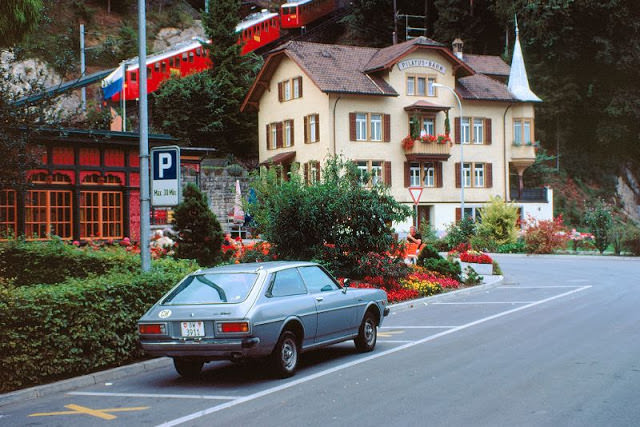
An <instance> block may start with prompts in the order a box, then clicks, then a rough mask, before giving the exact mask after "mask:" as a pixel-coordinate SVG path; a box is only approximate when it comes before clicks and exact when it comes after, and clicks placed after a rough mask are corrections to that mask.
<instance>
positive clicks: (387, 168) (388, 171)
mask: <svg viewBox="0 0 640 427" xmlns="http://www.w3.org/2000/svg"><path fill="white" fill-rule="evenodd" d="M384 183H385V185H387V186H388V187H391V162H384Z"/></svg>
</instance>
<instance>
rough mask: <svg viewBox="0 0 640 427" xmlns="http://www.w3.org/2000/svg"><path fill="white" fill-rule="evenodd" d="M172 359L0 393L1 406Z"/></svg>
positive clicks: (158, 365) (155, 366) (147, 368)
mask: <svg viewBox="0 0 640 427" xmlns="http://www.w3.org/2000/svg"><path fill="white" fill-rule="evenodd" d="M171 365H172V361H171V359H170V358H168V357H160V358H157V359H150V360H145V361H144V362H138V363H133V364H131V365H126V366H120V367H118V368H112V369H107V370H104V371H99V372H94V373H93V374H88V375H82V376H80V377H75V378H69V379H67V380H62V381H58V382H55V383H51V384H44V385H39V386H35V387H30V388H25V389H22V390H16V391H12V392H10V393H5V394H0V407H2V406H5V405H8V404H11V403H15V402H21V401H25V400H33V399H38V398H40V397H44V396H48V395H51V394H55V393H63V392H67V391H70V390H74V389H77V388H80V387H87V386H91V385H95V384H100V383H105V382H109V381H113V380H116V379H118V378H124V377H128V376H131V375H135V374H138V373H140V372H144V371H151V370H154V369H160V368H164V367H167V366H171Z"/></svg>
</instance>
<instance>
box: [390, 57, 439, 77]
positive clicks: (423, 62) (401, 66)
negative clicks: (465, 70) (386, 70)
mask: <svg viewBox="0 0 640 427" xmlns="http://www.w3.org/2000/svg"><path fill="white" fill-rule="evenodd" d="M414 67H422V68H432V69H434V70H436V71H438V72H440V73H442V74H445V72H446V70H447V69H446V67H445V66H444V65H442V64H440V63H439V62H436V61H432V60H430V59H407V60H405V61H400V62H398V70H400V71H403V70H406V69H407V68H414Z"/></svg>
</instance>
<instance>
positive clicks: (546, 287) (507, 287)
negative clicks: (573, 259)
mask: <svg viewBox="0 0 640 427" xmlns="http://www.w3.org/2000/svg"><path fill="white" fill-rule="evenodd" d="M579 287H580V286H561V285H558V286H556V285H552V286H516V285H504V286H498V287H497V288H494V289H567V288H568V289H576V288H579Z"/></svg>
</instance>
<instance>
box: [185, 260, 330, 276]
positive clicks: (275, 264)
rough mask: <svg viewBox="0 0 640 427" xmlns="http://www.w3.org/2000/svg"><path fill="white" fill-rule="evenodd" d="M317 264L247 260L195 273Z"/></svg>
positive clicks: (266, 269) (258, 269)
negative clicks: (246, 261)
mask: <svg viewBox="0 0 640 427" xmlns="http://www.w3.org/2000/svg"><path fill="white" fill-rule="evenodd" d="M309 265H318V264H316V263H314V262H307V261H269V262H248V263H242V264H228V265H221V266H217V267H211V268H207V269H203V270H198V271H196V272H195V273H194V274H196V273H257V272H259V271H266V272H268V273H269V272H274V271H278V270H284V269H286V268H293V267H305V266H309Z"/></svg>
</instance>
